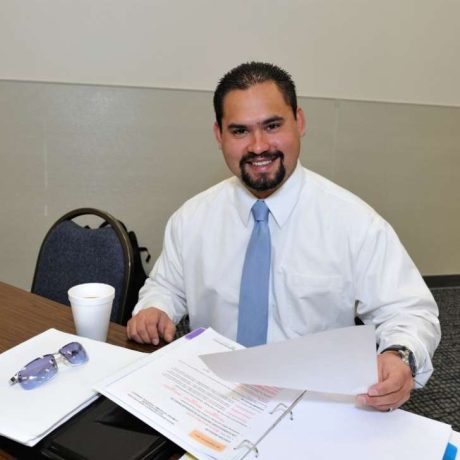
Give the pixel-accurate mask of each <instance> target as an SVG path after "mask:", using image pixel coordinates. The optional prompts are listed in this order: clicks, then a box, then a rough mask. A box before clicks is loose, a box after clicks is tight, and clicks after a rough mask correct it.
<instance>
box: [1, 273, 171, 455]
mask: <svg viewBox="0 0 460 460" xmlns="http://www.w3.org/2000/svg"><path fill="white" fill-rule="evenodd" d="M52 327H53V328H56V329H59V330H60V331H64V332H69V333H72V334H75V327H74V324H73V319H72V312H71V310H70V308H69V307H67V306H64V305H61V304H59V303H56V302H53V301H51V300H48V299H45V298H43V297H40V296H37V295H35V294H31V293H30V292H27V291H24V290H22V289H19V288H16V287H14V286H11V285H9V284H5V283H2V282H0V353H1V352H3V351H6V350H8V349H10V348H12V347H14V346H15V345H18V344H20V343H21V342H24V341H25V340H27V339H30V338H31V337H33V336H35V335H37V334H40V333H41V332H43V331H46V330H47V329H49V328H52ZM107 342H108V343H111V344H113V345H119V346H122V347H126V348H130V349H132V350H138V351H143V352H152V351H155V350H156V349H157V348H159V346H158V347H154V346H153V345H141V344H138V343H136V342H132V341H130V340H128V338H127V337H126V328H125V327H124V326H120V325H119V324H115V323H111V324H110V328H109V334H108V339H107ZM160 346H161V345H160ZM0 410H1V409H0ZM15 458H21V459H23V458H24V459H26V458H27V459H29V458H30V459H34V458H38V457H37V454H36V453H33V452H32V450H31V448H27V447H23V446H20V445H18V444H16V443H13V442H11V441H9V440H7V439H5V438H1V437H0V460H12V459H15ZM174 458H177V457H174Z"/></svg>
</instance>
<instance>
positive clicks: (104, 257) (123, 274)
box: [31, 208, 133, 324]
mask: <svg viewBox="0 0 460 460" xmlns="http://www.w3.org/2000/svg"><path fill="white" fill-rule="evenodd" d="M83 215H91V216H97V217H99V218H101V219H102V220H103V221H106V222H107V223H108V225H106V226H104V227H100V228H99V227H97V228H90V227H89V226H84V227H82V226H80V225H78V224H77V223H76V222H74V221H73V219H75V218H76V217H79V216H83ZM132 266H133V254H132V248H131V244H130V242H129V237H128V233H127V232H126V230H125V229H124V228H123V226H122V225H121V224H120V223H119V222H118V221H117V220H116V219H115V218H114V217H112V216H111V215H110V214H108V213H106V212H104V211H100V210H98V209H93V208H80V209H76V210H74V211H70V212H68V213H67V214H65V215H64V216H62V217H61V218H60V219H58V221H57V222H56V223H55V224H54V225H53V226H52V227H51V228H50V230H49V231H48V233H47V234H46V236H45V238H44V240H43V243H42V245H41V248H40V252H39V255H38V259H37V265H36V267H35V274H34V279H33V283H32V289H31V292H33V293H34V294H38V295H41V296H43V297H47V298H48V299H51V300H55V301H56V302H60V303H62V304H65V305H69V299H68V297H67V291H68V290H69V288H70V287H72V286H74V285H76V284H81V283H93V282H94V283H106V284H110V285H111V286H113V287H114V288H115V299H114V301H113V308H112V313H111V317H110V319H111V320H112V321H115V322H117V323H119V324H126V321H127V316H128V315H129V312H127V311H126V308H125V305H126V296H127V292H128V287H129V284H130V277H131V269H132Z"/></svg>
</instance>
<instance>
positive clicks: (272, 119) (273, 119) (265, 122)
mask: <svg viewBox="0 0 460 460" xmlns="http://www.w3.org/2000/svg"><path fill="white" fill-rule="evenodd" d="M277 121H284V117H282V116H281V115H274V116H273V117H270V118H267V119H266V120H263V121H262V122H261V123H260V125H262V126H267V125H269V124H271V123H275V122H277ZM247 127H248V125H245V124H243V123H230V124H229V125H227V129H247Z"/></svg>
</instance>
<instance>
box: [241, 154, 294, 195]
mask: <svg viewBox="0 0 460 460" xmlns="http://www.w3.org/2000/svg"><path fill="white" fill-rule="evenodd" d="M278 158H279V160H280V162H279V167H278V169H277V170H276V171H275V175H274V176H273V177H270V176H269V174H266V173H261V174H260V175H259V176H258V177H256V178H254V177H252V176H251V175H250V174H249V173H248V171H247V170H246V168H245V165H246V163H250V162H252V161H253V160H258V161H263V160H271V161H276V160H277V159H278ZM240 171H241V180H242V181H243V183H244V184H245V185H246V186H247V187H249V188H251V189H252V190H256V191H258V192H266V191H269V190H273V189H276V188H277V187H278V186H279V185H280V184H281V183H282V182H283V180H284V177H285V176H286V168H285V167H284V154H283V152H281V151H279V150H276V151H275V152H263V153H261V154H259V155H256V154H254V153H248V154H246V155H244V157H243V158H241V160H240Z"/></svg>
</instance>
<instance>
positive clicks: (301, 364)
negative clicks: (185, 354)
mask: <svg viewBox="0 0 460 460" xmlns="http://www.w3.org/2000/svg"><path fill="white" fill-rule="evenodd" d="M375 340H376V339H375V331H374V328H373V326H359V327H357V326H353V327H346V328H341V329H333V330H328V331H324V332H319V333H316V334H311V335H307V336H305V337H301V338H298V339H293V340H287V341H285V342H279V343H270V344H267V345H261V346H258V347H253V348H247V349H243V350H237V351H232V352H226V353H216V354H207V355H202V356H201V359H202V360H203V361H204V362H205V363H206V364H207V365H208V366H209V368H210V369H211V370H212V371H213V372H215V373H216V374H217V375H218V376H219V377H221V378H223V379H225V380H229V381H231V382H241V383H248V384H255V385H270V386H277V387H282V388H292V389H298V390H309V391H320V392H324V393H341V394H352V395H357V394H360V393H367V390H368V388H369V387H370V386H371V385H373V384H375V383H377V378H378V374H377V356H376V345H375V344H376V341H375Z"/></svg>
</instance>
